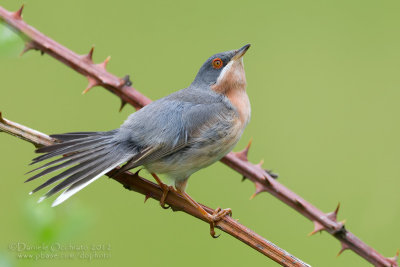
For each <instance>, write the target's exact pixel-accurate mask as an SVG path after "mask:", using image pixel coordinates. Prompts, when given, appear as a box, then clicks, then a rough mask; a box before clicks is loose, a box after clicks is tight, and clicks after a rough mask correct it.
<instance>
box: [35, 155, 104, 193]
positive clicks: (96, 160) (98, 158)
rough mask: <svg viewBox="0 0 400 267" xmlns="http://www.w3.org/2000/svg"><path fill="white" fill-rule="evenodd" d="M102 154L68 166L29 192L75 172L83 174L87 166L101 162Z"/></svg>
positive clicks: (70, 175)
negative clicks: (70, 166)
mask: <svg viewBox="0 0 400 267" xmlns="http://www.w3.org/2000/svg"><path fill="white" fill-rule="evenodd" d="M103 155H104V154H103ZM103 155H96V158H92V159H90V160H87V161H83V162H82V163H80V164H78V165H76V166H74V167H72V168H69V169H68V170H65V171H63V172H62V173H60V174H58V175H56V176H54V177H52V178H50V179H49V180H47V181H46V182H45V183H43V184H41V185H40V186H38V187H36V188H35V189H34V190H32V192H31V193H32V194H33V193H35V192H36V191H39V190H40V189H42V188H44V187H46V186H48V185H51V184H53V183H55V182H57V181H60V180H62V179H64V178H66V177H72V176H73V175H76V174H78V176H79V175H82V174H84V171H85V170H87V169H88V168H91V167H93V166H96V164H99V163H101V162H102V160H103V158H102V156H103ZM74 177H75V176H74Z"/></svg>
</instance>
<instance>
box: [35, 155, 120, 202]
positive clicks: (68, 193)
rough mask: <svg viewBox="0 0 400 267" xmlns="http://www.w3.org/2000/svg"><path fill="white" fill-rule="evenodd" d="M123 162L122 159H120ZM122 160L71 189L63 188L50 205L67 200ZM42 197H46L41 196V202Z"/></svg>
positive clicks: (40, 200)
mask: <svg viewBox="0 0 400 267" xmlns="http://www.w3.org/2000/svg"><path fill="white" fill-rule="evenodd" d="M122 162H123V161H122ZM122 162H118V163H117V164H115V165H112V166H111V167H110V168H107V169H105V170H104V171H102V172H101V173H99V175H97V176H95V177H93V178H92V179H90V180H89V181H87V182H86V183H84V184H81V185H79V186H77V187H75V188H73V189H71V190H68V189H67V190H65V191H64V192H62V194H61V195H59V196H58V197H57V199H56V200H54V202H53V204H52V205H51V206H52V207H55V206H57V205H60V204H61V203H63V202H64V201H65V200H67V199H68V198H70V197H71V196H73V195H74V194H76V193H77V192H79V191H80V190H82V189H83V188H85V187H86V186H88V185H89V184H91V183H93V182H94V181H96V180H97V179H99V178H100V177H101V176H103V175H104V174H106V173H107V172H109V171H111V170H112V169H114V168H115V167H117V166H118V165H120V164H121V163H122ZM44 199H46V197H41V198H40V199H39V201H38V203H39V202H42V201H43V200H44Z"/></svg>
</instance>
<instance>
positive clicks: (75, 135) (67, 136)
mask: <svg viewBox="0 0 400 267" xmlns="http://www.w3.org/2000/svg"><path fill="white" fill-rule="evenodd" d="M100 133H103V132H74V133H65V134H52V135H50V137H52V138H56V139H58V140H61V141H69V140H73V139H78V138H84V137H88V136H93V135H95V134H100Z"/></svg>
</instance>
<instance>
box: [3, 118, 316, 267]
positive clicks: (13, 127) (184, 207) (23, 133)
mask: <svg viewBox="0 0 400 267" xmlns="http://www.w3.org/2000/svg"><path fill="white" fill-rule="evenodd" d="M1 131H3V132H6V133H9V134H11V135H13V136H16V137H18V138H21V139H23V140H25V141H28V142H30V143H32V144H34V145H35V146H36V147H40V146H47V145H51V144H54V143H56V142H57V140H56V139H54V138H51V137H50V136H48V135H45V134H43V133H41V132H38V131H35V130H32V129H30V128H28V127H26V126H23V125H20V124H18V123H15V122H12V121H10V120H7V119H5V118H3V117H2V115H1V113H0V132H1ZM116 171H117V169H114V170H112V171H111V172H109V173H107V176H109V177H111V178H112V179H114V180H116V181H118V182H119V183H121V184H122V185H123V186H124V187H125V188H126V189H129V190H132V191H135V192H138V193H140V194H143V195H145V201H146V200H147V199H148V198H153V199H156V200H160V198H161V195H162V191H161V188H160V187H159V186H158V185H157V184H155V183H152V182H150V181H148V180H146V179H144V178H142V177H140V176H139V174H138V173H139V171H138V172H136V173H134V174H133V173H131V172H124V173H121V174H119V175H117V176H115V177H113V174H115V172H116ZM165 202H166V203H167V204H168V205H170V207H171V208H172V210H174V211H183V212H185V213H187V214H190V215H192V216H194V217H196V218H198V219H200V220H203V221H205V222H207V221H206V220H205V218H204V216H203V215H202V214H201V213H200V212H199V211H198V209H196V208H195V207H193V206H192V205H191V204H190V203H188V202H187V201H186V200H185V199H184V198H182V197H181V196H179V195H178V194H176V192H175V191H170V192H169V193H168V195H167V198H166V201H165ZM202 206H203V208H204V209H205V210H206V211H207V212H208V213H210V214H212V213H213V211H214V210H213V209H211V208H209V207H206V206H204V205H202ZM215 226H216V227H217V228H219V229H221V230H222V231H224V232H226V233H228V234H230V235H231V236H233V237H234V238H236V239H238V240H240V241H242V242H243V243H245V244H247V245H249V246H250V247H252V248H253V249H255V250H257V251H259V252H260V253H262V254H264V255H265V256H267V257H269V258H270V259H272V260H274V261H275V262H277V263H279V264H281V265H282V266H310V265H308V264H306V263H304V262H302V261H301V260H299V259H297V258H296V257H294V256H292V255H290V254H289V253H288V252H286V251H285V250H283V249H281V248H279V247H278V246H276V245H275V244H273V243H272V242H270V241H268V240H266V239H265V238H263V237H262V236H260V235H258V234H256V233H255V232H253V231H251V230H250V229H248V228H246V227H245V226H244V225H242V224H240V223H238V222H237V221H236V220H235V219H233V218H232V217H230V216H225V217H224V218H222V220H220V221H218V222H216V225H215Z"/></svg>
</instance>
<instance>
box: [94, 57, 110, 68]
mask: <svg viewBox="0 0 400 267" xmlns="http://www.w3.org/2000/svg"><path fill="white" fill-rule="evenodd" d="M110 59H111V57H110V56H108V57H107V58H106V59H105V60H104V61H103V62H101V63H100V64H97V66H99V67H101V68H102V69H106V67H107V64H108V62H109V61H110Z"/></svg>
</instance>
